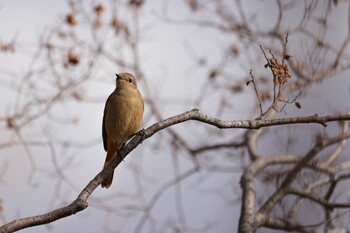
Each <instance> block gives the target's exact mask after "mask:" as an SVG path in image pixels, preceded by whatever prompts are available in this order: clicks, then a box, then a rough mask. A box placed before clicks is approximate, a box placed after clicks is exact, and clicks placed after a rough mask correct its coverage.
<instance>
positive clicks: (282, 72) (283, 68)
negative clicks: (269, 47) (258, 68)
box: [265, 58, 291, 86]
mask: <svg viewBox="0 0 350 233" xmlns="http://www.w3.org/2000/svg"><path fill="white" fill-rule="evenodd" d="M267 62H268V63H267V64H266V65H265V68H267V67H270V69H271V71H272V73H273V82H274V84H275V86H277V85H278V84H282V85H283V84H285V83H287V81H288V79H289V78H290V77H291V76H290V74H289V69H288V64H287V63H284V62H283V61H282V64H279V63H278V61H276V59H275V58H271V59H268V60H267Z"/></svg>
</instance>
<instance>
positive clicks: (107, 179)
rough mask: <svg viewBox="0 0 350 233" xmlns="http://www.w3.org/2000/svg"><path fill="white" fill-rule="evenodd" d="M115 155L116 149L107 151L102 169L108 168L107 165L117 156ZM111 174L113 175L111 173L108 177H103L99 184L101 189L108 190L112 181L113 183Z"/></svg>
mask: <svg viewBox="0 0 350 233" xmlns="http://www.w3.org/2000/svg"><path fill="white" fill-rule="evenodd" d="M117 153H118V149H117V147H112V148H111V149H109V150H108V151H107V156H106V160H105V164H104V165H103V168H106V167H107V166H108V164H109V163H110V162H112V160H113V159H114V157H115V156H116V155H117ZM113 174H114V172H112V173H111V174H110V175H109V176H107V177H105V178H104V179H103V180H102V182H101V186H102V188H109V187H110V186H111V184H112V181H113Z"/></svg>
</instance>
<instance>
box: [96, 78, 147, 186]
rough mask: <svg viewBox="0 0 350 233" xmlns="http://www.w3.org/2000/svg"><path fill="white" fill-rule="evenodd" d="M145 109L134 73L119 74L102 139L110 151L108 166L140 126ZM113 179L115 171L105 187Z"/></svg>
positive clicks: (107, 106) (105, 114) (104, 181)
mask: <svg viewBox="0 0 350 233" xmlns="http://www.w3.org/2000/svg"><path fill="white" fill-rule="evenodd" d="M143 109H144V106H143V100H142V97H141V95H140V92H139V91H138V90H137V85H136V79H135V78H134V76H132V75H131V74H129V73H120V74H117V78H116V88H115V90H114V91H113V92H112V94H110V96H109V97H108V99H107V101H106V105H105V109H104V113H103V122H102V138H103V146H104V149H105V151H107V156H106V161H105V164H104V168H105V167H107V166H108V164H109V163H110V162H111V161H112V160H113V158H114V157H115V156H116V155H117V153H118V150H119V149H120V148H121V147H122V146H123V145H124V144H125V143H126V142H127V141H128V140H129V139H130V138H132V136H134V135H135V133H137V132H138V130H139V129H140V127H141V123H142V116H143ZM112 180H113V173H112V174H110V175H109V176H107V177H106V178H105V179H104V180H103V181H102V182H101V186H102V187H103V188H109V187H110V186H111V184H112Z"/></svg>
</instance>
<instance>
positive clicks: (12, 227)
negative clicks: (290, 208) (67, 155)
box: [0, 109, 350, 233]
mask: <svg viewBox="0 0 350 233" xmlns="http://www.w3.org/2000/svg"><path fill="white" fill-rule="evenodd" d="M189 120H196V121H201V122H203V123H206V124H209V125H213V126H216V127H218V128H220V129H223V128H246V129H259V128H261V127H269V126H277V125H288V124H305V123H318V124H321V125H323V126H326V123H327V122H331V121H345V120H350V114H345V115H329V116H324V117H319V116H318V115H313V116H307V117H295V118H283V119H270V120H233V121H223V120H219V119H216V118H213V117H210V116H207V115H204V114H201V113H199V110H198V109H193V110H191V111H188V112H185V113H182V114H180V115H177V116H174V117H170V118H168V119H165V120H162V121H160V122H158V123H155V124H153V125H152V126H150V127H149V128H147V129H146V130H144V131H143V133H140V134H138V135H136V136H135V137H134V138H133V139H132V140H131V141H130V142H129V143H128V144H127V145H126V146H125V147H124V148H123V149H122V150H121V151H120V155H121V156H116V157H115V159H114V160H113V161H112V163H111V164H110V165H109V166H108V167H107V168H105V169H103V170H102V171H101V172H100V173H99V174H97V175H96V176H95V177H94V179H92V180H91V181H90V182H89V184H88V185H87V186H86V187H85V188H84V189H83V190H82V192H81V193H80V194H79V196H78V197H77V199H76V200H75V201H73V202H72V203H71V204H69V205H68V206H66V207H62V208H59V209H56V210H54V211H51V212H49V213H46V214H43V215H38V216H33V217H27V218H22V219H19V220H14V221H12V222H9V223H7V224H5V225H3V226H1V227H0V232H1V233H7V232H14V231H17V230H20V229H24V228H28V227H32V226H37V225H42V224H46V223H50V222H53V221H56V220H58V219H61V218H64V217H68V216H70V215H73V214H75V213H77V212H79V211H82V210H84V209H85V208H87V207H88V204H87V200H88V198H89V196H90V195H91V193H92V192H93V191H94V190H95V189H96V188H97V187H98V186H99V185H100V183H101V181H102V180H103V178H104V177H105V176H107V175H108V174H110V173H112V172H113V171H114V169H115V168H116V167H117V166H118V165H119V163H120V162H121V161H122V158H125V157H126V156H127V155H128V154H129V153H130V152H131V151H132V150H133V149H135V148H136V147H137V146H138V145H139V144H140V143H141V142H142V141H144V140H145V139H147V138H149V137H151V136H152V135H154V134H155V133H157V132H158V131H160V130H163V129H165V128H167V127H170V126H172V125H175V124H179V123H182V122H185V121H189ZM258 167H259V166H258ZM257 170H259V169H257ZM252 191H253V192H254V190H252Z"/></svg>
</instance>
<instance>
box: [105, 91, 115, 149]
mask: <svg viewBox="0 0 350 233" xmlns="http://www.w3.org/2000/svg"><path fill="white" fill-rule="evenodd" d="M112 94H113V93H112ZM112 94H111V95H109V96H108V98H107V101H106V104H105V109H104V110H103V120H102V138H103V147H104V149H105V151H107V131H106V124H105V121H106V113H107V111H108V109H107V106H108V102H109V101H110V99H111V96H112Z"/></svg>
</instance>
